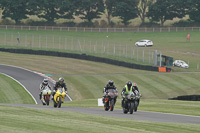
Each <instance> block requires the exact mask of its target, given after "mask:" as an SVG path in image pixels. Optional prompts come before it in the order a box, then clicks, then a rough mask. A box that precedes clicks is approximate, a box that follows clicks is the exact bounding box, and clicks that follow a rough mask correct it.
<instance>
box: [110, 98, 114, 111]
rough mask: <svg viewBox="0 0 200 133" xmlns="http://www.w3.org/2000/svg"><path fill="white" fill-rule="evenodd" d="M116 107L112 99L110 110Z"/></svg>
mask: <svg viewBox="0 0 200 133" xmlns="http://www.w3.org/2000/svg"><path fill="white" fill-rule="evenodd" d="M113 109H114V100H111V101H110V111H113Z"/></svg>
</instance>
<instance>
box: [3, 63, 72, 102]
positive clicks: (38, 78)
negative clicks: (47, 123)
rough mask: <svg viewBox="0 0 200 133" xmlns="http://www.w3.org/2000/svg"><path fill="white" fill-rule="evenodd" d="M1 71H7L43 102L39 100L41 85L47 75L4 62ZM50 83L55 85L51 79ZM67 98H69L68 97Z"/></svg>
mask: <svg viewBox="0 0 200 133" xmlns="http://www.w3.org/2000/svg"><path fill="white" fill-rule="evenodd" d="M0 73H5V74H7V75H9V76H11V77H13V78H14V79H16V80H17V81H19V82H20V83H21V84H22V85H24V87H25V88H26V89H27V90H28V91H29V92H30V93H31V94H32V96H33V97H34V98H35V100H36V101H37V103H38V104H41V101H40V100H39V93H40V91H39V86H40V84H41V83H42V81H43V79H44V78H45V77H43V76H42V75H39V74H38V73H37V72H33V71H30V70H27V69H24V68H20V67H15V66H8V65H2V64H0ZM49 83H50V85H51V87H53V86H54V84H53V82H52V81H49ZM66 100H69V99H68V98H67V97H66Z"/></svg>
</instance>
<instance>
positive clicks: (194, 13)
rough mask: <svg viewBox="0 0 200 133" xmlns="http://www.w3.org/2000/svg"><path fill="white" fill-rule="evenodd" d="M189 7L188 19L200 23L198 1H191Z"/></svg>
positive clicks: (199, 4) (199, 3)
mask: <svg viewBox="0 0 200 133" xmlns="http://www.w3.org/2000/svg"><path fill="white" fill-rule="evenodd" d="M190 5H191V6H190V10H189V11H188V14H189V17H190V19H191V20H194V21H195V22H200V1H199V0H193V3H191V4H190Z"/></svg>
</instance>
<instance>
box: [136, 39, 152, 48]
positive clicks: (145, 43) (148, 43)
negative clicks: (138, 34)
mask: <svg viewBox="0 0 200 133" xmlns="http://www.w3.org/2000/svg"><path fill="white" fill-rule="evenodd" d="M135 46H144V47H147V46H153V42H152V41H151V40H140V41H138V42H136V43H135Z"/></svg>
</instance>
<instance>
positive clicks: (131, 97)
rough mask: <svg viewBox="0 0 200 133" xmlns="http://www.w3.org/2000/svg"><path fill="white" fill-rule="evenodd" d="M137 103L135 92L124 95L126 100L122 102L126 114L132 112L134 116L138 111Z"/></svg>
mask: <svg viewBox="0 0 200 133" xmlns="http://www.w3.org/2000/svg"><path fill="white" fill-rule="evenodd" d="M135 102H136V95H135V94H134V93H133V92H128V94H126V95H124V98H123V100H122V108H123V112H124V114H127V113H128V112H130V114H133V111H134V110H135V109H136V108H135V107H136V106H135V105H136V104H135Z"/></svg>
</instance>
